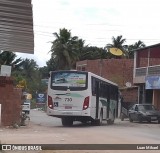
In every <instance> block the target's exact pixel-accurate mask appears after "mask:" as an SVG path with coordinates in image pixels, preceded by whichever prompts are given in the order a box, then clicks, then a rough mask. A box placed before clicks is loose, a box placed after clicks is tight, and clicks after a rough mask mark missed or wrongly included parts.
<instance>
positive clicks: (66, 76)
mask: <svg viewBox="0 0 160 153" xmlns="http://www.w3.org/2000/svg"><path fill="white" fill-rule="evenodd" d="M51 88H52V89H54V90H66V89H68V88H69V89H70V90H85V89H86V88H87V73H85V72H70V71H69V72H53V73H52V75H51Z"/></svg>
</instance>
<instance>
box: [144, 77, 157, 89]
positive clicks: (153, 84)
mask: <svg viewBox="0 0 160 153" xmlns="http://www.w3.org/2000/svg"><path fill="white" fill-rule="evenodd" d="M145 84H146V89H160V76H147V77H146V82H145Z"/></svg>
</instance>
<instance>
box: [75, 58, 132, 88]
mask: <svg viewBox="0 0 160 153" xmlns="http://www.w3.org/2000/svg"><path fill="white" fill-rule="evenodd" d="M76 67H77V70H81V67H83V68H84V67H85V70H86V71H90V72H93V73H95V74H97V75H100V76H102V77H104V78H106V79H108V80H111V81H113V82H115V83H117V84H118V85H119V86H120V87H123V86H125V84H126V82H130V83H131V84H133V59H103V60H99V59H98V60H85V61H79V62H77V64H76Z"/></svg>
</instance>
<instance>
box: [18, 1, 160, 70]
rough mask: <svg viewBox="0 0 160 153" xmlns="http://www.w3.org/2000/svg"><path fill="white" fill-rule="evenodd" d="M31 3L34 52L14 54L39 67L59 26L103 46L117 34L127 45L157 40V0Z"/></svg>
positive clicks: (159, 24)
mask: <svg viewBox="0 0 160 153" xmlns="http://www.w3.org/2000/svg"><path fill="white" fill-rule="evenodd" d="M32 5H33V23H34V44H35V47H34V54H33V55H32V54H24V53H16V54H17V55H18V57H22V58H32V59H34V60H35V61H36V62H37V64H38V65H39V67H43V66H45V65H46V61H48V60H49V59H50V53H49V51H50V49H51V45H52V44H51V42H52V41H54V40H55V37H54V35H53V33H55V32H57V33H59V29H62V28H66V29H68V30H71V34H72V36H78V38H80V39H83V40H85V45H89V46H97V47H103V48H104V47H105V46H106V44H109V43H112V37H117V36H119V35H122V36H123V38H125V39H126V43H125V44H127V45H130V44H134V43H135V42H137V41H138V40H141V41H143V42H144V43H145V44H146V46H150V45H154V44H157V43H160V30H159V27H160V20H159V19H160V13H159V6H160V1H159V0H32Z"/></svg>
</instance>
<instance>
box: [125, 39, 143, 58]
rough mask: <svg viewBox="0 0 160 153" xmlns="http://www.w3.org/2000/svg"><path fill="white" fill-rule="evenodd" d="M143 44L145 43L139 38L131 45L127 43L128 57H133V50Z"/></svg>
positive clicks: (141, 46)
mask: <svg viewBox="0 0 160 153" xmlns="http://www.w3.org/2000/svg"><path fill="white" fill-rule="evenodd" d="M145 46H146V45H145V44H144V43H143V42H142V41H141V40H139V41H138V42H135V43H134V44H133V45H129V46H128V55H129V58H134V50H135V49H138V48H143V47H145Z"/></svg>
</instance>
